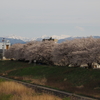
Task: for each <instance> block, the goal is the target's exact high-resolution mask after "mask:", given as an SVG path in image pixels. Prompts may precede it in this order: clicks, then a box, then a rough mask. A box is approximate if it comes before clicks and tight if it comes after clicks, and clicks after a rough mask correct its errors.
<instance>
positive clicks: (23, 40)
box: [0, 36, 100, 44]
mask: <svg viewBox="0 0 100 100" xmlns="http://www.w3.org/2000/svg"><path fill="white" fill-rule="evenodd" d="M92 37H93V38H100V36H92ZM48 38H50V37H47V36H42V37H40V38H33V39H27V38H22V37H20V38H18V37H15V36H13V37H5V39H6V40H9V41H10V43H11V44H15V43H21V44H25V43H26V42H28V41H34V40H35V41H42V39H48ZM52 38H54V39H57V37H56V36H55V37H52ZM75 38H82V37H64V36H63V37H62V38H58V43H62V42H64V41H66V40H73V39H75ZM2 39H3V37H0V42H2Z"/></svg>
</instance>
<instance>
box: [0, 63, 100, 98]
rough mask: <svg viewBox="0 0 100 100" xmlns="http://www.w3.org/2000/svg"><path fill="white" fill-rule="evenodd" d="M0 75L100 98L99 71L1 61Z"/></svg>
mask: <svg viewBox="0 0 100 100" xmlns="http://www.w3.org/2000/svg"><path fill="white" fill-rule="evenodd" d="M8 66H9V68H8ZM13 69H14V70H13ZM0 75H3V76H6V77H10V78H14V79H17V80H21V81H26V82H29V83H34V84H39V85H44V86H48V87H53V88H56V89H60V90H64V91H67V92H72V93H75V94H81V95H85V96H89V97H96V98H100V70H99V69H85V68H80V67H79V68H75V67H67V66H63V67H62V66H48V65H34V64H28V63H25V62H18V61H0Z"/></svg>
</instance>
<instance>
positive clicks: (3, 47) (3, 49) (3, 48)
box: [2, 38, 5, 59]
mask: <svg viewBox="0 0 100 100" xmlns="http://www.w3.org/2000/svg"><path fill="white" fill-rule="evenodd" d="M2 42H3V45H2V51H3V53H2V59H4V53H5V38H3V40H2Z"/></svg>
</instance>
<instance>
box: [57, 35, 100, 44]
mask: <svg viewBox="0 0 100 100" xmlns="http://www.w3.org/2000/svg"><path fill="white" fill-rule="evenodd" d="M92 37H93V38H100V36H92ZM78 38H82V37H68V38H64V39H59V40H58V43H62V42H64V41H66V40H73V39H78Z"/></svg>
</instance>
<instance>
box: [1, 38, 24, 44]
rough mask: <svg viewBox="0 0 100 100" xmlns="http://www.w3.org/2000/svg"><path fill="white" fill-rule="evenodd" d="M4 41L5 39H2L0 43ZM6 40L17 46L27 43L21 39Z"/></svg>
mask: <svg viewBox="0 0 100 100" xmlns="http://www.w3.org/2000/svg"><path fill="white" fill-rule="evenodd" d="M2 39H3V37H0V42H2ZM6 40H9V41H10V43H11V44H16V43H21V44H25V43H26V42H24V41H23V40H20V39H13V38H6Z"/></svg>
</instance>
